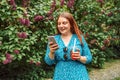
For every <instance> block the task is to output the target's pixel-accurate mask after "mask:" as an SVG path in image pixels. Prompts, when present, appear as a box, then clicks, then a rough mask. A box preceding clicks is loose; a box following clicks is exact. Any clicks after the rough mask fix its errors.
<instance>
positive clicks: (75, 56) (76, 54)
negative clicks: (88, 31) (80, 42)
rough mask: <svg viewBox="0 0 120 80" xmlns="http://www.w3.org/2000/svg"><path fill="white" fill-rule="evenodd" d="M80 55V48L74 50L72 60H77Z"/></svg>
mask: <svg viewBox="0 0 120 80" xmlns="http://www.w3.org/2000/svg"><path fill="white" fill-rule="evenodd" d="M78 55H80V50H79V49H78V48H74V49H72V51H71V59H72V60H77V57H78Z"/></svg>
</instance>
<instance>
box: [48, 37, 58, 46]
mask: <svg viewBox="0 0 120 80" xmlns="http://www.w3.org/2000/svg"><path fill="white" fill-rule="evenodd" d="M48 41H49V42H53V43H54V44H57V43H56V41H55V38H54V36H48Z"/></svg>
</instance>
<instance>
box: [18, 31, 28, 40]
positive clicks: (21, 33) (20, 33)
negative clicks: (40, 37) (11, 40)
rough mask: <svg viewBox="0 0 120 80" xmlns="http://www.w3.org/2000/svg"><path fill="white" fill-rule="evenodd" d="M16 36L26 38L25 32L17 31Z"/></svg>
mask: <svg viewBox="0 0 120 80" xmlns="http://www.w3.org/2000/svg"><path fill="white" fill-rule="evenodd" d="M17 36H18V37H19V38H23V39H25V38H27V34H26V32H19V33H17Z"/></svg>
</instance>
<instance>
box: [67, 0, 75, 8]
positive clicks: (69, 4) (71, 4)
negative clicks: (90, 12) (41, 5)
mask: <svg viewBox="0 0 120 80" xmlns="http://www.w3.org/2000/svg"><path fill="white" fill-rule="evenodd" d="M74 2H75V0H69V1H68V2H67V6H68V7H69V8H72V7H73V5H74Z"/></svg>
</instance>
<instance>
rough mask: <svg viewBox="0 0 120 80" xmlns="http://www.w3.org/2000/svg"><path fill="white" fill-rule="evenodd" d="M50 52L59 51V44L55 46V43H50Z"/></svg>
mask: <svg viewBox="0 0 120 80" xmlns="http://www.w3.org/2000/svg"><path fill="white" fill-rule="evenodd" d="M49 47H50V51H51V52H54V51H55V50H56V49H58V48H59V47H58V44H54V43H53V42H50V43H49Z"/></svg>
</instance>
